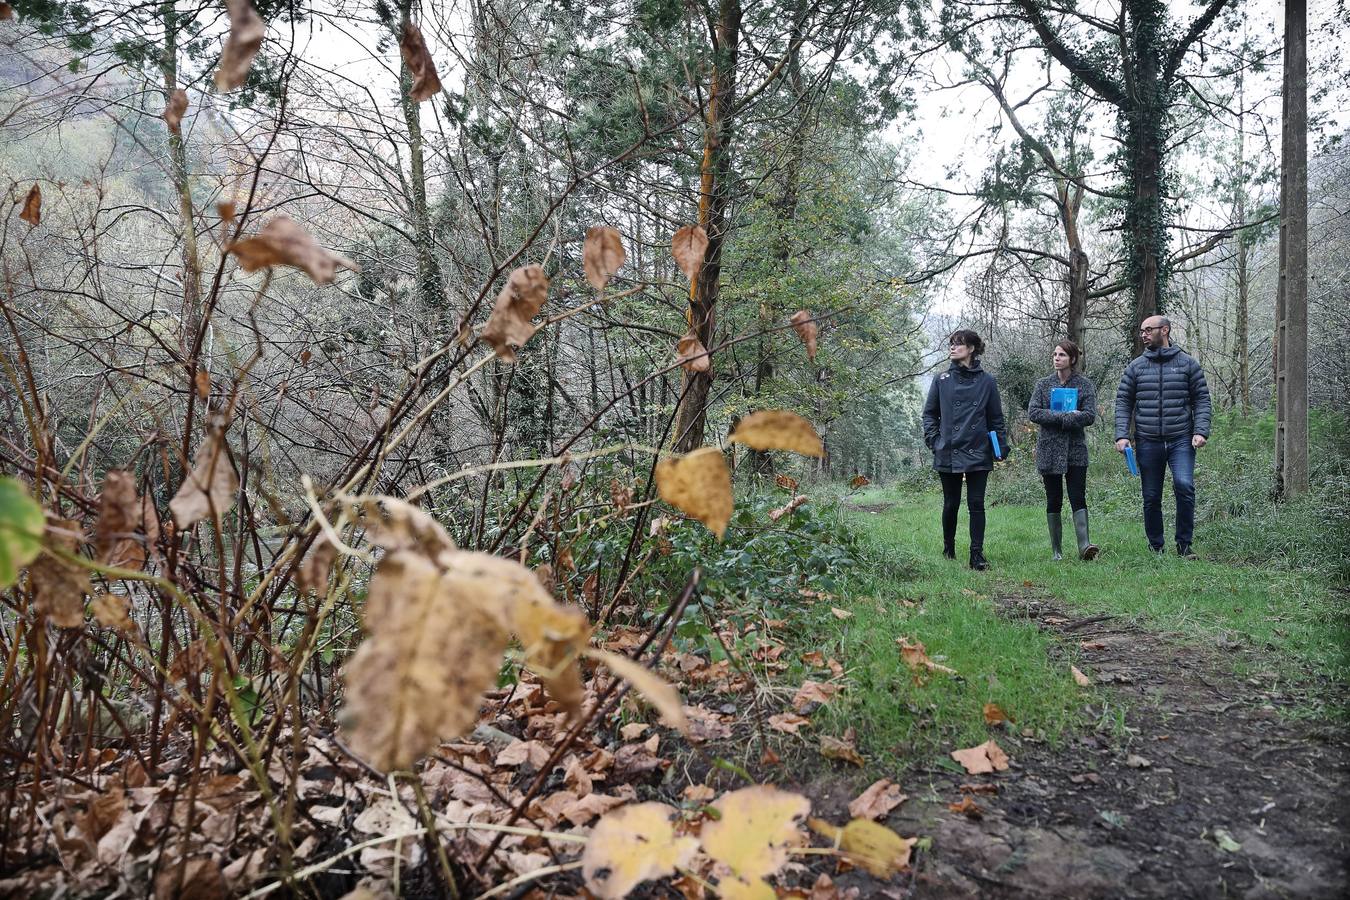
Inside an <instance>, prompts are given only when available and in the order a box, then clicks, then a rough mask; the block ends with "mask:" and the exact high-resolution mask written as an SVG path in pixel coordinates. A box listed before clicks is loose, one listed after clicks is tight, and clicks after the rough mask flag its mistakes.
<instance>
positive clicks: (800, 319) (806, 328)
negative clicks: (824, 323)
mask: <svg viewBox="0 0 1350 900" xmlns="http://www.w3.org/2000/svg"><path fill="white" fill-rule="evenodd" d="M790 321H791V322H792V330H793V331H795V332H797V337H799V338H801V339H802V343H803V344H805V345H806V357H807V359H810V360H811V361H812V362H814V361H815V358H816V335H817V334H819V333H820V326H819V325H817V324H816V320H815V319H814V318H812V316H811V314H810V313H809V312H807V311H806V310H804V309H799V310H797V311H796V312H795V313H793V314H792V319H791V320H790Z"/></svg>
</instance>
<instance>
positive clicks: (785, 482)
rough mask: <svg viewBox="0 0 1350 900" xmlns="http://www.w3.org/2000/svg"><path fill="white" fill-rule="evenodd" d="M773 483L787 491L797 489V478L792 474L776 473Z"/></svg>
mask: <svg viewBox="0 0 1350 900" xmlns="http://www.w3.org/2000/svg"><path fill="white" fill-rule="evenodd" d="M773 483H774V484H776V485H777V486H778V487H780V488H783V489H784V490H787V491H795V490H797V479H795V478H793V477H792V476H790V475H781V474H780V475H775V476H773Z"/></svg>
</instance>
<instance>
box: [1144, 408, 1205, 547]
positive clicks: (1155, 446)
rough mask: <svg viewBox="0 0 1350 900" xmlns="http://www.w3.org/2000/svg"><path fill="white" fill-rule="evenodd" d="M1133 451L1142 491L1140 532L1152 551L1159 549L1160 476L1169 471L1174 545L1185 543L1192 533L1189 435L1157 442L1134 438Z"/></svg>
mask: <svg viewBox="0 0 1350 900" xmlns="http://www.w3.org/2000/svg"><path fill="white" fill-rule="evenodd" d="M1134 452H1135V456H1136V457H1137V460H1138V463H1139V481H1140V484H1141V485H1142V487H1143V491H1144V533H1145V534H1147V535H1148V545H1149V546H1150V547H1152V548H1153V549H1154V550H1161V549H1162V547H1163V542H1164V538H1163V515H1162V496H1163V475H1164V470H1165V469H1171V470H1172V493H1173V494H1175V495H1176V498H1177V543H1178V544H1189V543H1191V538H1192V537H1193V536H1194V534H1195V448H1194V447H1192V446H1191V436H1190V435H1189V434H1187V435H1183V436H1181V437H1174V438H1167V439H1166V440H1159V439H1157V438H1147V437H1137V438H1136V439H1135V442H1134Z"/></svg>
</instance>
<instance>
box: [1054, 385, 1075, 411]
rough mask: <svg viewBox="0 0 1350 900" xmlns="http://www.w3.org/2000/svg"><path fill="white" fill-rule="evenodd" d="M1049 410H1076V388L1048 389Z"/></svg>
mask: <svg viewBox="0 0 1350 900" xmlns="http://www.w3.org/2000/svg"><path fill="white" fill-rule="evenodd" d="M1050 411H1051V412H1077V411H1078V388H1066V387H1057V388H1051V389H1050Z"/></svg>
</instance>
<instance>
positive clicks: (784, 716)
mask: <svg viewBox="0 0 1350 900" xmlns="http://www.w3.org/2000/svg"><path fill="white" fill-rule="evenodd" d="M810 724H811V720H810V719H808V718H806V716H799V715H797V714H796V713H775V714H774V715H772V716H769V727H770V728H772V729H774V730H775V731H782V732H785V733H787V734H796V733H797V729H799V728H801V727H802V726H803V725H810Z"/></svg>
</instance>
